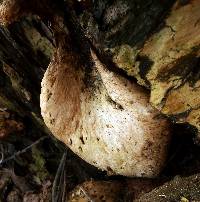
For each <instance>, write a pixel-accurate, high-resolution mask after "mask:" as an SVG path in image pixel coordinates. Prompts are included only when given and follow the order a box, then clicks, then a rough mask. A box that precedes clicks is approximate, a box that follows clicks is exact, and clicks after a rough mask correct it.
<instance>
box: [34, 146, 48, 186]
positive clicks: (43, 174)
mask: <svg viewBox="0 0 200 202" xmlns="http://www.w3.org/2000/svg"><path fill="white" fill-rule="evenodd" d="M32 157H33V161H34V162H33V163H32V164H31V165H30V170H31V171H32V172H34V173H35V176H34V179H35V181H36V182H37V183H38V184H41V182H42V181H44V180H45V179H46V178H47V177H48V175H49V173H48V171H47V169H46V167H45V163H46V162H45V159H44V157H43V155H42V153H41V151H40V150H39V149H37V147H36V146H34V147H33V148H32Z"/></svg>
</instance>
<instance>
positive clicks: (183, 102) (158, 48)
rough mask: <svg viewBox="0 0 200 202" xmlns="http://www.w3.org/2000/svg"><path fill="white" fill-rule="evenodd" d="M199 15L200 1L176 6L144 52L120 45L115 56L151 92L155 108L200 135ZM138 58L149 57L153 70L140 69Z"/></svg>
mask: <svg viewBox="0 0 200 202" xmlns="http://www.w3.org/2000/svg"><path fill="white" fill-rule="evenodd" d="M199 11H200V1H190V2H189V3H188V4H186V5H182V6H181V5H178V3H176V4H175V5H174V7H173V9H172V11H171V13H170V14H169V16H168V18H167V19H166V20H165V26H164V27H163V28H162V29H160V31H158V32H157V33H155V34H153V35H152V37H150V38H149V40H148V41H147V42H146V43H145V44H144V46H143V48H142V49H140V50H139V51H137V50H135V47H130V46H128V45H121V46H120V48H118V49H116V50H115V51H114V52H113V53H114V56H113V61H114V62H115V63H116V64H117V65H118V66H119V67H120V68H123V69H124V70H125V71H126V72H127V74H129V75H131V76H134V77H136V78H137V80H138V83H139V84H141V85H144V86H146V87H148V88H150V90H151V97H150V102H151V103H152V105H153V106H154V107H156V108H157V109H159V110H160V111H161V112H162V113H164V114H166V115H168V116H170V117H173V119H174V120H175V121H176V122H188V123H190V124H191V125H193V126H195V127H196V128H197V129H198V130H199V131H200V123H199V122H200V121H199V120H200V84H199V82H200V72H199V68H200V66H199V62H198V61H199V58H200V20H199V19H200V12H199ZM133 50H134V51H133ZM136 57H139V58H142V57H147V58H148V59H149V61H152V64H151V66H150V67H148V69H147V66H143V67H141V60H139V59H136ZM141 68H143V69H141ZM145 68H146V69H145ZM141 71H145V75H144V74H143V75H141Z"/></svg>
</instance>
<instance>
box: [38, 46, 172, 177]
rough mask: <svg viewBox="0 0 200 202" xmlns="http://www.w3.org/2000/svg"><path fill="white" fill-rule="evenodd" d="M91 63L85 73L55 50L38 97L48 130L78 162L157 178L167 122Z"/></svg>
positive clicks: (75, 58) (138, 93)
mask: <svg viewBox="0 0 200 202" xmlns="http://www.w3.org/2000/svg"><path fill="white" fill-rule="evenodd" d="M68 46H69V45H68ZM91 60H92V61H93V67H92V69H91V71H90V72H89V73H88V72H87V71H88V69H87V68H86V67H84V65H82V63H83V62H82V61H81V59H80V57H79V55H78V54H77V53H76V52H74V51H73V50H72V48H71V49H69V48H68V49H65V48H63V47H61V46H60V47H58V48H57V50H56V53H55V55H54V58H53V59H52V62H51V63H50V65H49V67H48V69H47V71H46V73H45V75H44V78H43V81H42V91H41V96H40V102H41V113H42V116H43V118H44V121H45V123H46V125H47V127H48V128H49V129H50V130H51V131H52V133H53V134H54V135H55V136H56V137H57V138H58V139H59V140H61V141H62V142H64V143H65V144H66V145H67V146H68V147H69V148H71V149H72V150H73V151H74V152H75V153H76V154H77V155H78V156H80V157H81V158H82V159H84V160H85V161H87V162H88V163H90V164H92V165H94V166H96V167H98V168H100V169H102V170H106V171H108V172H109V173H111V174H120V175H125V176H145V177H153V176H156V175H158V174H159V172H160V170H161V169H162V167H163V164H164V160H165V157H166V150H167V146H168V142H169V140H170V134H169V123H168V121H167V120H166V119H164V118H162V117H160V116H159V112H158V111H157V110H156V109H153V108H152V107H151V105H150V104H149V101H148V100H149V97H148V94H147V93H146V92H145V91H144V90H143V89H142V88H141V87H140V86H138V85H136V84H134V83H131V82H130V81H129V80H127V79H125V78H123V77H122V76H120V75H118V74H117V73H114V72H112V71H110V70H108V68H106V66H105V65H104V64H103V63H102V62H100V60H99V59H98V57H97V55H96V54H95V53H94V51H91Z"/></svg>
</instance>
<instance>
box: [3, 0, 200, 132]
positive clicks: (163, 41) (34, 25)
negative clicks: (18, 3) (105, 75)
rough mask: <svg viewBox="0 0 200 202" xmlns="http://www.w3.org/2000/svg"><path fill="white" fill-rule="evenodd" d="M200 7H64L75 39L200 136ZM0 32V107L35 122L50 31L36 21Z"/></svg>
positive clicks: (130, 3) (189, 3) (167, 4)
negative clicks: (83, 39) (89, 46)
mask: <svg viewBox="0 0 200 202" xmlns="http://www.w3.org/2000/svg"><path fill="white" fill-rule="evenodd" d="M43 3H44V2H43ZM199 9H200V3H199V1H197V0H196V1H195V0H194V1H177V2H174V1H162V2H159V1H128V0H127V1H123V2H122V1H120V0H117V1H106V0H104V1H102V0H98V1H95V2H94V3H92V2H91V1H81V2H75V1H74V2H70V3H69V2H67V3H66V9H65V11H67V13H70V15H71V16H73V20H71V21H70V20H69V19H68V21H69V22H70V24H69V23H67V24H69V27H68V28H69V29H70V31H71V32H72V33H75V35H79V38H80V33H79V31H80V30H81V31H80V32H82V33H83V34H84V35H85V36H86V37H87V39H86V40H88V39H89V41H90V43H92V44H93V45H94V46H95V47H96V49H97V50H98V51H99V53H100V55H101V56H102V58H103V59H104V61H105V62H106V61H107V62H108V63H109V64H110V62H109V61H111V62H113V63H114V64H115V66H114V71H118V70H119V68H120V69H122V70H124V72H125V73H126V74H127V75H129V76H131V77H135V78H136V79H137V82H138V84H140V85H143V86H144V87H146V88H147V89H149V90H150V95H151V96H150V102H151V103H152V105H153V106H154V107H156V108H157V109H159V110H160V111H161V112H162V113H163V114H164V115H167V116H169V117H170V118H171V120H172V121H174V122H178V123H190V124H191V125H193V126H195V128H196V129H198V130H200V122H199V118H200V117H199V114H200V112H199V106H200V100H199V98H200V96H199V95H200V92H199V75H200V74H199V69H198V67H199V54H200V51H199V44H200V34H199V31H200V23H199V18H200V12H199ZM72 11H73V12H72ZM13 15H14V14H13ZM68 17H69V15H68ZM13 19H14V17H13ZM79 25H81V26H79ZM77 32H78V33H77ZM0 33H1V39H0V40H1V43H0V44H1V61H2V62H1V67H2V68H1V81H2V82H1V85H2V87H3V88H1V94H0V98H1V99H0V100H1V105H2V106H5V107H7V108H9V109H11V110H14V111H17V112H18V113H20V114H21V115H23V116H24V115H27V114H28V116H31V117H32V118H33V119H34V120H35V118H36V117H37V118H36V119H37V120H39V119H40V110H39V93H40V82H41V78H42V76H43V73H44V70H45V68H46V67H47V65H48V63H49V61H50V58H51V56H52V53H53V51H54V46H53V36H52V33H51V31H50V30H49V27H48V26H46V25H45V24H44V23H43V22H42V21H39V20H38V19H37V18H36V17H35V18H33V19H30V18H29V19H24V20H23V21H20V22H16V23H14V24H13V25H10V26H9V27H8V28H5V27H1V30H0ZM30 53H31V54H30ZM112 65H113V64H112ZM112 65H108V66H112ZM122 73H123V72H122ZM6 81H9V82H6ZM38 118H39V119H38ZM40 124H41V122H40Z"/></svg>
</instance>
